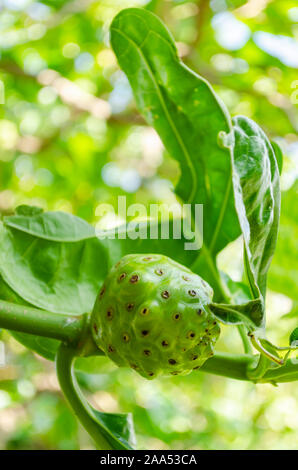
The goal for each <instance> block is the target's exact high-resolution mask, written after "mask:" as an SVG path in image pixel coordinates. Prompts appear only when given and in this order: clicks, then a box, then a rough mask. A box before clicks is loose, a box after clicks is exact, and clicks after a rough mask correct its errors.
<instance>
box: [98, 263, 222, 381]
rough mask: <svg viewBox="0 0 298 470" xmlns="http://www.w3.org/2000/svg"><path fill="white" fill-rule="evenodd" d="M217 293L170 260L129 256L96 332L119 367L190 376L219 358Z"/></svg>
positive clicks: (111, 279) (101, 302)
mask: <svg viewBox="0 0 298 470" xmlns="http://www.w3.org/2000/svg"><path fill="white" fill-rule="evenodd" d="M212 295H213V291H212V289H211V287H210V286H209V285H208V284H207V283H206V282H205V281H204V280H203V279H202V278H201V277H200V276H198V275H196V274H194V273H192V272H191V271H190V270H189V269H187V268H186V267H184V266H182V265H181V264H178V263H176V262H175V261H173V260H172V259H170V258H168V257H167V256H162V255H154V254H152V255H151V254H150V255H146V254H133V255H127V256H124V257H123V258H122V259H121V260H120V261H119V262H118V263H117V264H116V265H115V266H114V267H113V268H112V269H111V271H110V273H109V274H108V276H107V278H106V280H105V283H104V285H103V287H102V289H101V291H100V293H99V295H98V298H97V300H96V303H95V306H94V310H93V313H92V317H91V321H92V334H93V338H94V340H95V342H96V344H97V345H98V347H99V348H101V349H103V350H104V352H105V353H106V355H107V356H108V357H109V358H111V359H112V360H113V361H114V362H115V363H116V364H117V365H118V366H127V367H132V368H133V369H134V370H136V371H137V372H138V373H139V374H141V375H142V376H143V377H145V378H147V379H154V378H155V377H157V376H158V375H171V374H172V375H186V374H188V373H190V372H191V371H192V370H193V369H198V368H199V367H201V366H202V364H203V363H204V362H205V361H206V360H207V359H208V358H209V357H211V356H212V355H213V349H214V345H215V343H216V341H217V339H218V337H219V334H220V328H219V325H218V323H217V321H216V318H215V316H214V315H213V313H212V312H211V311H210V310H209V309H208V304H209V303H210V302H211V299H212Z"/></svg>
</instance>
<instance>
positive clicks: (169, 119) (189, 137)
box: [111, 8, 240, 275]
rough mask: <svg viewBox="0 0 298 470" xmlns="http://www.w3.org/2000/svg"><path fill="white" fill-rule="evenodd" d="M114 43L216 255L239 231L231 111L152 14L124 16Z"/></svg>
mask: <svg viewBox="0 0 298 470" xmlns="http://www.w3.org/2000/svg"><path fill="white" fill-rule="evenodd" d="M111 44H112V47H113V50H114V51H115V54H116V56H117V58H118V61H119V64H120V66H121V68H122V69H123V70H124V72H125V73H126V75H127V77H128V79H129V81H130V84H131V86H132V89H133V91H134V96H135V99H136V102H137V105H138V108H139V110H140V112H141V113H142V114H143V115H144V117H145V118H146V120H147V121H148V123H149V124H150V125H152V126H153V127H154V128H155V129H156V130H157V132H158V133H159V135H160V137H161V139H162V141H163V143H164V145H165V146H166V148H167V150H168V151H169V153H170V155H171V156H172V157H173V158H175V159H176V160H177V161H178V162H179V164H180V168H181V178H180V180H179V183H178V185H177V187H176V192H177V194H178V195H179V196H180V197H181V199H182V201H183V202H186V203H193V204H195V203H201V204H204V214H205V216H204V244H205V247H207V249H208V252H209V256H210V255H211V256H213V255H215V254H216V253H217V252H218V251H219V250H220V249H222V248H223V247H224V246H225V245H226V244H227V243H229V242H230V241H232V240H234V239H235V238H236V237H237V236H238V235H239V233H240V230H239V223H238V219H237V215H236V211H235V207H234V196H233V187H232V162H231V149H230V147H229V146H225V145H224V135H225V134H228V133H230V132H231V122H230V118H229V115H228V112H227V111H226V108H225V106H224V105H223V104H222V103H221V101H220V100H219V99H218V98H217V96H216V95H215V93H214V92H213V90H212V88H211V87H210V85H209V84H208V82H207V81H206V80H204V79H203V78H202V77H200V76H199V75H197V74H195V73H194V72H193V71H191V70H190V69H188V68H187V67H186V66H185V65H184V64H183V63H182V62H181V60H180V59H179V58H178V55H177V50H176V47H175V43H174V40H173V38H172V36H171V34H170V33H169V31H168V30H167V28H166V27H165V26H164V25H163V24H162V22H161V21H160V20H159V19H158V18H157V17H156V16H155V15H153V14H152V13H150V12H148V11H145V10H142V9H135V8H130V9H126V10H122V11H121V12H120V13H119V14H118V15H117V16H116V17H115V19H114V20H113V22H112V25H111ZM204 274H205V273H204ZM206 275H208V272H207V271H206Z"/></svg>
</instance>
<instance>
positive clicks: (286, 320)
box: [0, 0, 298, 449]
mask: <svg viewBox="0 0 298 470" xmlns="http://www.w3.org/2000/svg"><path fill="white" fill-rule="evenodd" d="M129 6H144V7H145V8H149V9H151V10H152V11H154V12H155V13H157V14H158V15H159V16H160V17H161V18H162V19H163V20H164V21H165V23H166V24H167V25H168V26H169V28H170V30H171V31H172V33H173V35H174V37H175V39H176V41H177V44H178V49H179V52H180V54H181V56H182V58H183V60H184V61H185V63H186V64H187V65H189V66H190V67H191V68H193V69H194V70H196V71H197V72H198V73H200V74H201V75H203V76H204V77H205V78H207V79H208V80H209V81H210V82H211V84H212V85H213V86H214V88H215V90H216V91H217V93H218V94H219V95H220V96H221V98H222V99H223V100H224V102H225V103H226V105H227V106H228V108H229V110H230V112H231V114H232V115H235V114H245V115H246V116H248V117H251V118H252V119H254V120H256V121H257V122H258V124H260V125H261V126H262V127H263V129H264V130H265V132H266V133H267V134H268V135H269V136H270V138H271V139H272V140H275V141H276V142H278V143H279V144H280V146H281V147H282V149H283V152H284V166H283V173H282V177H281V184H282V190H283V194H282V217H281V227H280V235H279V240H278V246H277V252H276V255H275V257H274V260H273V264H272V267H271V270H270V275H269V288H270V289H271V291H270V292H269V295H268V299H267V305H268V326H269V330H268V331H269V337H270V339H272V340H273V341H276V342H278V343H279V344H287V343H288V333H289V332H290V331H291V329H293V328H294V327H295V326H296V325H297V316H298V289H297V285H298V268H297V264H296V266H295V264H294V263H295V260H297V259H298V247H297V231H298V214H297V199H296V198H297V189H298V185H297V174H298V165H297V161H298V138H297V129H298V113H297V102H298V93H297V89H298V82H297V69H298V6H297V2H296V1H295V0H249V1H243V0H210V1H208V0H200V1H199V0H198V1H195V0H193V1H179V0H177V1H175V0H168V1H167V0H152V1H146V0H135V1H129V0H109V1H106V2H103V1H96V0H82V1H77V0H69V1H62V0H59V1H58V0H57V1H54V0H48V1H39V2H37V1H34V0H2V1H0V102H1V103H3V104H1V105H0V213H2V214H7V213H11V212H12V211H13V210H14V207H15V206H16V205H18V204H23V203H27V204H33V205H39V206H42V207H43V208H45V209H49V210H53V209H55V210H57V209H58V210H64V211H68V212H72V213H74V214H76V215H79V216H80V217H83V218H85V219H86V220H88V221H91V222H93V223H95V222H97V221H98V215H99V214H98V213H97V210H96V209H97V207H98V206H99V204H101V203H108V204H112V205H114V206H115V207H117V196H118V195H126V196H127V202H128V203H130V202H143V203H146V204H149V203H151V202H155V201H163V202H171V201H174V200H175V197H174V196H173V193H172V188H173V185H174V184H175V182H176V181H177V179H178V169H177V166H176V164H175V163H174V162H173V161H172V160H171V159H170V158H169V155H167V154H166V152H164V151H163V148H162V145H161V143H160V141H159V139H158V137H157V136H156V134H155V133H154V131H152V129H150V128H148V127H147V126H146V125H145V123H144V122H143V121H142V119H141V118H140V117H139V115H138V114H137V112H136V110H135V105H134V102H133V99H132V93H131V90H130V87H129V85H128V81H127V79H126V77H125V76H124V74H123V73H122V72H121V71H120V70H119V68H118V66H117V63H116V60H115V57H114V55H113V53H112V51H111V49H110V48H109V35H108V29H109V24H110V22H111V20H112V18H113V16H114V15H115V14H116V13H117V12H118V11H119V10H120V9H122V8H125V7H129ZM110 222H112V221H111V220H110V219H109V217H108V215H107V216H106V217H105V221H104V223H105V224H109V223H110ZM240 254H241V243H240V242H239V240H238V241H236V242H234V243H233V244H232V245H231V246H229V247H228V248H227V249H225V251H224V252H223V253H221V254H220V255H219V259H220V263H221V265H222V266H223V267H225V269H226V270H227V272H229V273H230V274H231V275H232V277H234V278H235V279H238V278H240V277H241V267H240V266H241V263H240V261H239V260H240ZM1 339H2V340H3V341H4V342H5V352H6V366H4V367H3V366H2V367H0V448H1V449H6V448H7V449H47V448H49V449H55V448H57V449H76V448H79V447H80V448H92V443H91V441H90V438H89V437H88V435H87V434H86V432H85V431H84V430H83V429H82V428H81V427H80V426H78V424H77V421H76V420H75V418H74V417H73V416H72V414H71V412H70V411H69V409H68V408H67V406H66V404H65V402H64V399H63V398H62V395H61V393H60V391H59V387H58V384H57V381H56V377H55V371H54V366H53V364H52V363H50V362H47V361H45V360H43V359H41V358H40V357H38V356H37V355H34V354H32V353H31V352H30V351H27V350H26V349H25V348H23V347H22V346H20V345H19V344H18V343H16V342H15V340H13V339H12V338H11V337H10V336H9V335H8V333H6V332H2V336H1ZM220 343H221V344H220V345H219V348H221V349H222V350H229V351H239V349H240V347H241V345H240V341H239V339H238V336H237V332H236V331H235V330H234V328H224V334H223V335H222V339H221V340H220ZM89 360H90V361H92V359H89ZM79 378H80V382H81V385H82V386H83V387H84V388H85V391H86V393H87V394H88V396H89V399H90V401H91V402H92V403H93V404H94V406H97V407H98V408H99V409H102V410H104V411H126V412H127V411H132V412H133V413H134V417H135V423H136V431H137V434H138V441H139V447H142V448H143V447H145V448H161V449H166V448H172V449H279V448H297V441H298V390H297V385H295V383H293V384H283V385H280V386H279V387H278V388H274V387H272V386H271V385H257V386H254V385H253V384H246V383H241V382H236V381H233V380H228V379H223V378H219V377H215V376H208V375H207V374H203V373H199V372H194V373H192V374H191V375H190V376H187V377H182V378H179V377H175V378H171V379H160V380H157V381H153V382H147V381H145V380H144V379H142V378H139V377H138V376H137V375H136V374H135V373H134V372H132V371H129V370H126V369H116V368H115V366H113V365H112V364H111V363H110V362H109V361H108V360H107V359H104V358H103V359H102V367H101V368H100V370H99V371H98V374H97V375H94V374H87V373H82V372H81V373H80V376H79Z"/></svg>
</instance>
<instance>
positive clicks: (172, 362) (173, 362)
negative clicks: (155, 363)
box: [168, 359, 177, 366]
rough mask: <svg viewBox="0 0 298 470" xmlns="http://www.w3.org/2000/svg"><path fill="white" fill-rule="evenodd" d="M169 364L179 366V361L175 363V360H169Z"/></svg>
mask: <svg viewBox="0 0 298 470" xmlns="http://www.w3.org/2000/svg"><path fill="white" fill-rule="evenodd" d="M168 362H169V364H171V366H174V365H175V364H177V361H175V359H169V361H168Z"/></svg>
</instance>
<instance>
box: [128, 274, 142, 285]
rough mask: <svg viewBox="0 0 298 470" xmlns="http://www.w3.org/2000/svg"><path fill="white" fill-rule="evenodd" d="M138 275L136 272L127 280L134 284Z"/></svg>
mask: <svg viewBox="0 0 298 470" xmlns="http://www.w3.org/2000/svg"><path fill="white" fill-rule="evenodd" d="M139 279H140V278H139V276H138V275H137V274H134V275H133V276H131V278H130V280H129V282H131V283H132V284H135V283H136V282H138V280H139Z"/></svg>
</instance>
